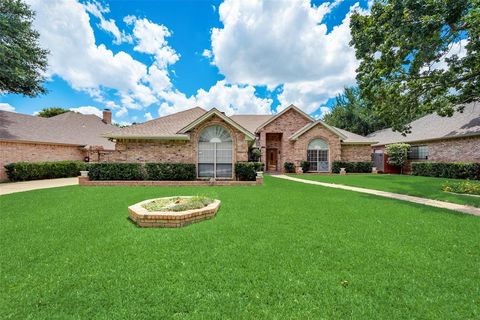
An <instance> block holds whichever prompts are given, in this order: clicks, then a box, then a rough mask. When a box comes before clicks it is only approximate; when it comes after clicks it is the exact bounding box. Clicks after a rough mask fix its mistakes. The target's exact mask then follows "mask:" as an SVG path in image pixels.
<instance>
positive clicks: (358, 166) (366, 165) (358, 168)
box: [332, 161, 373, 173]
mask: <svg viewBox="0 0 480 320" xmlns="http://www.w3.org/2000/svg"><path fill="white" fill-rule="evenodd" d="M372 167H373V162H371V161H364V162H347V161H333V162H332V172H333V173H339V172H340V168H345V171H347V173H369V172H372Z"/></svg>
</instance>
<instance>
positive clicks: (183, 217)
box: [128, 196, 220, 228]
mask: <svg viewBox="0 0 480 320" xmlns="http://www.w3.org/2000/svg"><path fill="white" fill-rule="evenodd" d="M170 198H192V197H188V196H185V197H178V196H177V197H165V198H156V199H149V200H145V201H142V202H139V203H136V204H134V205H131V206H130V207H128V215H129V218H130V219H131V220H132V221H133V222H135V223H136V224H137V225H138V226H139V227H157V228H178V227H183V226H186V225H189V224H191V223H195V222H199V221H202V220H206V219H211V218H213V217H214V216H215V214H216V213H217V211H218V208H219V207H220V200H217V199H215V200H214V201H213V202H212V203H210V204H209V205H207V206H206V207H203V208H200V209H193V210H187V211H177V212H175V211H148V210H147V209H145V208H144V207H142V205H144V204H146V203H149V202H151V201H154V200H157V199H170Z"/></svg>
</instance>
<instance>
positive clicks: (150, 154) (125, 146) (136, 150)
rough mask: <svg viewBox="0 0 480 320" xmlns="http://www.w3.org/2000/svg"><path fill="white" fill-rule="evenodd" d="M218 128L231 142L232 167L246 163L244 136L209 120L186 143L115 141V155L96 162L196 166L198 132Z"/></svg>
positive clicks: (212, 119) (213, 120)
mask: <svg viewBox="0 0 480 320" xmlns="http://www.w3.org/2000/svg"><path fill="white" fill-rule="evenodd" d="M215 124H217V125H221V126H223V127H225V128H227V129H228V130H229V131H230V134H231V136H232V139H233V163H235V162H236V161H247V160H248V141H246V140H245V134H244V133H242V132H240V131H239V130H238V129H236V128H234V127H233V126H231V125H230V124H228V123H226V122H225V121H223V120H222V119H221V118H219V117H217V116H213V117H212V118H210V119H208V120H207V121H205V122H204V123H202V124H201V125H199V126H198V127H196V128H194V129H193V130H192V131H191V132H190V140H189V141H176V140H119V141H117V143H116V144H115V152H113V153H107V154H104V155H103V156H101V159H100V162H175V163H197V146H198V139H199V135H200V133H201V131H202V130H203V129H204V128H205V127H208V126H211V125H215Z"/></svg>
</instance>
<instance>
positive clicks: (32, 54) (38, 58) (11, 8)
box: [0, 0, 48, 97]
mask: <svg viewBox="0 0 480 320" xmlns="http://www.w3.org/2000/svg"><path fill="white" fill-rule="evenodd" d="M33 18H34V12H33V11H32V10H31V9H30V8H29V7H28V5H26V4H25V3H23V2H22V1H20V0H1V1H0V68H1V72H0V92H2V91H3V92H8V93H16V94H23V95H26V96H31V97H33V96H36V95H38V94H40V93H45V88H44V87H43V86H42V83H43V81H44V80H45V78H44V72H45V70H46V68H47V54H48V51H47V50H44V49H42V48H41V47H40V46H39V45H38V37H39V34H38V32H36V31H35V30H33V28H32V21H33Z"/></svg>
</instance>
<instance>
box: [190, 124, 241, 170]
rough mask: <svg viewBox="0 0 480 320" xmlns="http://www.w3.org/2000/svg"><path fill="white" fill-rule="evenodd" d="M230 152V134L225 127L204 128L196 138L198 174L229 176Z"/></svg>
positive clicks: (231, 165)
mask: <svg viewBox="0 0 480 320" xmlns="http://www.w3.org/2000/svg"><path fill="white" fill-rule="evenodd" d="M232 152H233V142H232V136H231V135H230V132H229V131H228V130H227V129H225V128H224V127H222V126H218V125H213V126H209V127H206V128H204V129H203V130H202V132H201V133H200V138H199V139H198V176H199V177H200V178H231V177H232V173H233V170H232V169H233V157H232Z"/></svg>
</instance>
